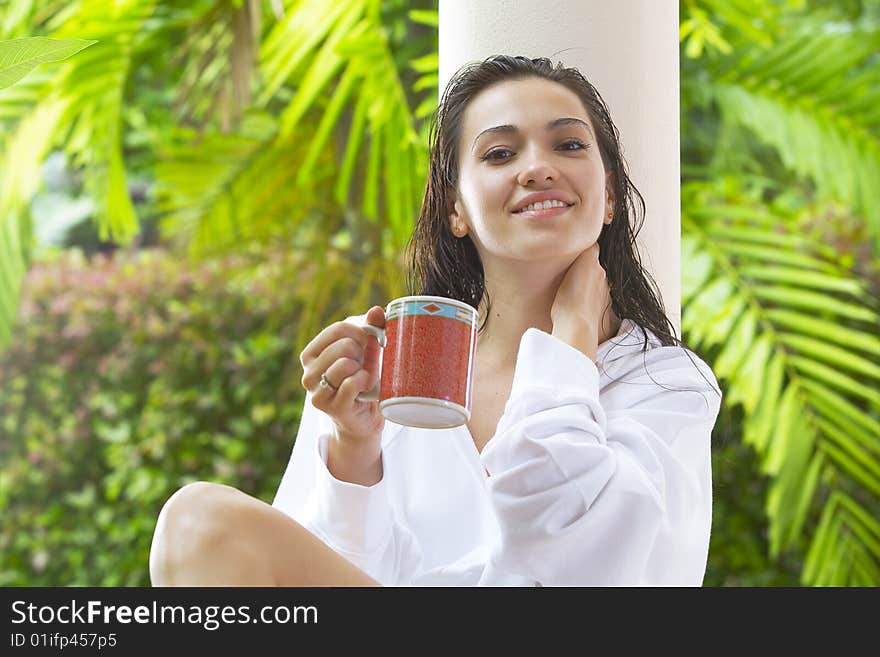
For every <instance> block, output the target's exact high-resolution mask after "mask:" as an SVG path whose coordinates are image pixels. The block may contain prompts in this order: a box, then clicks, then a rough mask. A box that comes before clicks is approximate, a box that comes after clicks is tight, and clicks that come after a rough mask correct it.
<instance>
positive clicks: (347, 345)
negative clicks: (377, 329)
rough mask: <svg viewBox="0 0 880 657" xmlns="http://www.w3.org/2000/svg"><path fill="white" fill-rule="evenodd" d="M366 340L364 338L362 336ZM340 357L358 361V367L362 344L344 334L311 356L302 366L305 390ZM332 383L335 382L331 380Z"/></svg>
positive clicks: (362, 349) (361, 361)
mask: <svg viewBox="0 0 880 657" xmlns="http://www.w3.org/2000/svg"><path fill="white" fill-rule="evenodd" d="M364 341H366V338H364ZM340 358H348V359H351V360H354V361H356V362H357V363H358V367H360V366H361V365H362V364H363V362H364V345H362V344H361V343H359V342H358V341H357V340H356V339H354V338H352V337H349V336H345V337H342V338H339V339H338V340H336V341H335V342H333V343H332V344H330V345H328V346H327V348H326V349H324V351H322V352H321V353H320V354H318V356H317V357H315V358H313V359H312V360H311V362H309V364H308V365H306V366H304V368H303V377H302V384H303V386H304V387H305V388H306V389H307V390H312V389H314V387H315V386H317V385H318V384H319V383H320V380H321V375H322V374H324V373H325V372H326V371H327V370H329V369H330V367H331V366H332V365H333V363H335V362H336V361H338V360H339V359H340ZM333 383H336V382H335V381H333Z"/></svg>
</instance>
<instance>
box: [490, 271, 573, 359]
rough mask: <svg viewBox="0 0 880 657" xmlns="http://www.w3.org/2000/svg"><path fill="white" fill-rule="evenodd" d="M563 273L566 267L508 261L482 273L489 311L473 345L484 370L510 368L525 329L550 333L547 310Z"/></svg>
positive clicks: (548, 312)
mask: <svg viewBox="0 0 880 657" xmlns="http://www.w3.org/2000/svg"><path fill="white" fill-rule="evenodd" d="M569 264H570V263H569ZM566 270H567V267H566V266H562V267H560V266H558V265H557V266H544V267H534V266H533V267H527V266H524V265H523V263H522V262H519V261H511V262H508V263H502V264H500V265H499V264H498V263H494V265H493V267H492V268H491V269H489V270H487V271H485V281H486V290H487V291H488V293H489V297H490V300H491V303H492V307H491V309H490V313H491V314H490V316H489V319H488V323H487V327H486V330H485V332H484V333H482V334H481V335H480V337H479V339H478V341H477V357H478V359H479V360H480V361H481V362H482V364H483V366H484V367H486V368H488V369H492V370H497V369H508V368H512V366H513V364H514V362H515V358H516V353H517V352H518V351H519V342H520V339H521V338H522V336H523V333H525V332H526V330H527V329H529V328H537V329H540V330H541V331H545V332H547V333H550V332H552V331H553V322H552V321H551V320H550V309H551V308H552V307H553V301H554V299H555V298H556V291H557V289H558V288H559V285H560V283H562V279H563V278H564V276H565V273H566ZM480 312H481V313H483V312H485V308H481V309H480Z"/></svg>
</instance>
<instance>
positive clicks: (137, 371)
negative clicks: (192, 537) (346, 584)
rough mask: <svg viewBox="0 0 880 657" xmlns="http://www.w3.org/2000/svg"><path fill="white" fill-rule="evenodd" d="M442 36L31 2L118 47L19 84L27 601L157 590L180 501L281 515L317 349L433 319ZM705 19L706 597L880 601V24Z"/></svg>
mask: <svg viewBox="0 0 880 657" xmlns="http://www.w3.org/2000/svg"><path fill="white" fill-rule="evenodd" d="M436 8H437V7H436V2H434V1H428V0H412V1H408V0H383V1H381V2H379V1H376V0H338V1H335V2H326V0H271V1H270V0H192V1H189V2H185V3H181V2H171V1H170V0H117V1H116V2H108V1H104V0H101V1H98V0H64V1H59V0H6V1H3V0H0V40H11V39H16V38H20V37H33V36H49V37H52V38H55V39H71V38H79V39H93V40H96V43H94V44H92V45H90V46H88V47H87V48H85V49H82V50H80V51H79V52H76V53H75V54H73V55H71V56H69V57H67V58H65V59H64V60H63V61H59V62H54V63H51V62H50V63H44V64H41V65H39V66H37V67H36V68H34V69H33V70H32V71H31V72H30V73H28V74H27V75H26V76H24V77H23V78H22V79H21V80H19V81H18V82H16V83H15V84H13V85H12V86H8V87H7V88H5V89H0V349H2V350H0V585H3V586H68V585H75V586H119V585H124V586H146V585H149V575H148V554H149V546H150V540H151V537H152V532H153V528H154V527H155V522H156V518H157V515H158V513H159V510H160V508H161V507H162V504H163V503H164V502H165V500H166V499H167V498H168V497H169V496H170V495H171V494H172V493H173V492H174V491H175V490H176V489H177V488H179V487H180V486H182V485H184V484H186V483H188V482H191V481H195V480H211V481H218V482H222V483H226V484H229V485H232V486H236V487H239V488H241V489H242V490H244V491H246V492H248V493H250V494H252V495H256V496H257V497H259V498H261V499H263V500H265V501H267V502H270V501H271V499H272V497H273V495H274V492H275V489H276V487H277V485H278V483H279V481H280V477H281V474H282V472H283V469H284V467H285V465H286V463H287V460H288V457H289V454H290V449H291V447H292V442H293V439H294V437H295V435H296V430H297V426H298V422H299V417H300V413H301V409H302V404H303V396H304V391H303V390H302V387H301V385H300V377H301V376H302V372H301V368H300V364H299V359H298V354H299V352H300V351H301V350H302V348H303V347H304V346H305V344H306V343H307V342H308V341H309V340H310V339H311V337H313V336H314V334H315V333H317V331H319V330H320V329H321V328H322V327H323V326H326V325H327V324H329V323H330V322H332V321H335V320H337V319H341V318H342V317H344V316H345V315H348V314H355V313H361V312H364V311H365V310H366V308H368V307H369V306H370V305H372V304H375V303H378V304H384V302H385V301H387V299H389V298H393V297H394V296H397V295H400V294H404V293H406V289H405V285H404V280H403V276H402V272H403V262H402V260H401V258H400V254H401V252H402V250H403V247H404V245H405V244H406V241H407V240H408V238H409V234H410V231H411V229H412V226H413V222H414V220H415V217H416V214H417V210H418V207H419V204H420V202H421V195H422V192H423V189H424V182H425V173H426V161H427V156H426V144H427V121H428V119H429V117H430V114H431V112H432V111H433V109H434V108H435V106H436V102H437V11H436ZM680 20H681V32H680V36H681V85H682V88H681V112H682V114H681V120H682V125H681V135H682V152H681V158H682V177H683V179H682V276H683V280H682V288H683V299H682V324H683V338H684V341H685V342H686V343H687V344H688V345H689V346H691V347H692V348H693V349H694V350H695V351H697V352H698V353H699V354H700V355H701V356H702V357H703V358H704V359H705V360H706V361H707V362H708V363H709V364H710V365H711V366H712V367H713V369H714V371H715V372H716V374H717V375H718V378H719V380H720V381H721V384H722V388H723V389H724V390H725V393H726V395H725V398H724V406H723V408H722V412H721V416H720V418H719V421H718V423H717V426H716V428H715V432H714V435H713V467H714V484H715V488H714V495H715V498H714V499H715V506H714V520H713V533H712V543H711V547H710V553H709V567H708V572H707V575H706V582H705V583H706V585H709V586H800V585H805V586H829V585H831V586H877V585H880V385H878V382H880V330H878V326H880V321H878V317H880V315H878V311H880V259H878V245H880V2H878V1H877V0H834V1H832V0H776V1H768V0H692V1H688V0H683V1H682V2H681V3H680ZM0 68H2V62H0ZM0 73H2V70H0ZM600 91H601V90H600Z"/></svg>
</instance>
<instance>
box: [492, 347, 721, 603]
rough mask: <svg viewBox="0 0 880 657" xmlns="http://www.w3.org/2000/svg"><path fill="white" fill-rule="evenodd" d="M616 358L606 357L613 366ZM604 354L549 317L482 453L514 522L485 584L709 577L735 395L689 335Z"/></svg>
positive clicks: (503, 515)
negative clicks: (675, 343)
mask: <svg viewBox="0 0 880 657" xmlns="http://www.w3.org/2000/svg"><path fill="white" fill-rule="evenodd" d="M605 365H606V363H603V366H605ZM607 366H608V371H607V372H606V373H608V375H609V377H611V383H609V384H608V385H606V386H605V388H604V389H603V395H602V400H601V401H600V397H599V372H598V370H597V367H596V365H595V364H594V363H593V361H592V360H591V359H590V358H588V357H587V356H586V355H584V354H583V353H581V352H580V351H578V350H577V349H575V348H573V347H571V346H570V345H568V344H566V343H565V342H563V341H561V340H559V339H557V338H555V337H554V336H551V335H549V334H547V333H545V332H543V331H539V330H538V329H529V330H527V331H526V332H525V333H524V335H523V337H522V340H521V342H520V350H519V353H518V356H517V363H516V369H515V373H514V379H513V384H512V387H511V394H510V397H509V399H508V402H507V405H506V406H505V409H504V413H503V415H502V417H501V419H500V421H499V423H498V427H497V430H496V433H495V435H494V437H493V438H492V440H491V441H489V443H488V444H487V445H486V447H485V448H484V450H483V452H482V454H481V461H482V462H483V465H484V467H485V468H486V469H487V470H488V472H489V473H490V478H489V490H490V496H491V501H492V506H493V508H494V511H495V514H496V517H497V519H498V523H499V527H500V530H501V531H500V535H499V536H500V538H499V540H498V541H497V543H496V544H495V545H493V546H492V548H491V550H490V556H489V560H488V563H487V565H486V568H485V570H484V573H483V576H482V578H481V582H480V583H481V584H485V585H493V584H494V583H495V582H498V581H504V579H505V578H506V577H509V576H511V575H520V576H527V577H529V578H530V579H533V580H534V581H535V582H537V583H538V584H540V585H543V586H613V585H626V586H636V585H688V586H698V585H700V584H701V583H702V578H703V575H704V573H705V567H706V559H707V556H708V546H709V532H710V527H711V516H712V487H711V459H710V442H711V441H710V438H711V432H712V428H713V426H714V424H715V420H716V418H717V415H718V410H719V407H720V400H721V393H720V390H719V389H718V385H717V382H716V381H715V377H714V375H713V374H712V371H711V369H709V367H708V366H707V365H706V364H705V363H703V362H702V361H701V360H700V359H699V358H698V357H697V356H696V355H695V354H693V353H692V352H689V351H686V350H685V349H683V348H680V347H664V346H656V345H655V346H654V347H653V348H649V349H648V350H647V351H641V350H638V351H636V352H631V353H630V354H629V355H627V356H625V357H621V358H620V359H618V360H617V361H608V364H607Z"/></svg>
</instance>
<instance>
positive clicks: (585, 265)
mask: <svg viewBox="0 0 880 657" xmlns="http://www.w3.org/2000/svg"><path fill="white" fill-rule="evenodd" d="M550 319H551V321H552V322H553V335H555V336H556V337H558V338H560V339H561V340H563V341H564V342H566V343H568V344H570V345H571V346H572V347H574V348H575V349H578V350H580V351H581V352H583V353H584V354H586V355H587V356H589V357H590V358H591V359H593V360H595V359H596V351H597V349H598V346H599V345H600V344H602V343H603V342H605V340H608V339H609V338H611V337H613V336H614V335H616V334H617V331H618V329H619V327H620V320H619V319H618V318H617V315H615V313H614V310H613V309H612V307H611V291H610V290H609V288H608V281H607V280H606V278H605V270H604V269H603V268H602V265H600V264H599V244H598V242H597V243H596V244H593V246H591V247H590V248H588V249H587V250H585V251H584V252H582V253H581V254H580V255H579V256H578V257H577V258H575V261H574V262H573V263H571V266H570V267H569V268H568V271H567V272H566V273H565V276H564V277H563V279H562V283H561V284H560V285H559V289H558V290H557V291H556V298H555V299H554V300H553V306H552V307H551V309H550Z"/></svg>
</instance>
